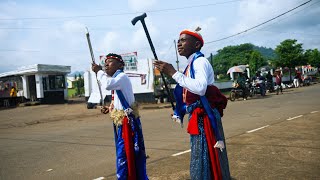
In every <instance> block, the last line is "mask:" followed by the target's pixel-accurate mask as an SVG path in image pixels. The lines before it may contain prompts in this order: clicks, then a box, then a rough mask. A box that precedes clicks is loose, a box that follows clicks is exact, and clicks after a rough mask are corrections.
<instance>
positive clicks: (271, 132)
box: [0, 85, 320, 179]
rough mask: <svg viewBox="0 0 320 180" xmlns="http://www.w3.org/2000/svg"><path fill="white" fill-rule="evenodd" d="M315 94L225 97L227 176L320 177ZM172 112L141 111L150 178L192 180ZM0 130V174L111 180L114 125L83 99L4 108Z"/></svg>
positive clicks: (184, 140) (319, 107) (183, 137)
mask: <svg viewBox="0 0 320 180" xmlns="http://www.w3.org/2000/svg"><path fill="white" fill-rule="evenodd" d="M319 92H320V85H313V86H310V87H305V88H298V89H289V90H286V91H285V92H284V94H283V95H278V96H277V95H269V96H267V97H265V98H254V99H250V100H248V101H236V102H229V104H228V107H227V109H226V111H225V116H224V117H223V124H224V129H225V134H226V137H227V146H228V155H229V159H230V168H231V174H232V177H234V178H235V179H243V178H245V179H257V178H259V177H260V178H263V179H277V177H278V178H279V179H286V178H288V177H289V178H290V179H301V178H300V177H305V179H317V178H320V174H319V172H320V171H319V172H318V170H320V167H319V163H318V162H319V161H320V158H319V157H320V153H319V152H320V151H319V150H320V141H319V139H318V136H319V133H320V131H319V128H320V124H319V120H320V102H319V99H320V93H319ZM170 111H171V109H170V108H166V109H152V110H142V111H141V112H140V114H141V116H142V123H143V131H144V136H145V144H146V147H147V154H148V155H149V156H150V158H149V159H148V160H147V166H148V167H147V168H148V174H149V176H150V179H188V178H189V164H188V163H189V156H190V154H189V153H188V151H187V150H189V136H188V134H187V133H186V129H185V128H180V125H178V124H176V123H172V122H171V121H170V120H169V114H170V113H171V112H170ZM318 111H319V112H318ZM311 112H312V113H311ZM287 119H289V120H287ZM0 128H1V130H0V157H1V162H0V179H95V178H99V177H104V178H106V179H115V177H114V172H115V166H114V164H115V148H114V140H113V132H112V124H111V122H110V119H109V118H107V116H104V115H101V114H99V113H98V112H97V110H86V109H85V106H84V105H82V104H74V105H55V106H44V105H41V106H34V107H23V108H16V109H10V110H2V111H0ZM260 128H261V129H260ZM180 152H185V153H183V154H181V155H178V156H175V157H172V155H173V154H176V153H180ZM270 174H271V175H270Z"/></svg>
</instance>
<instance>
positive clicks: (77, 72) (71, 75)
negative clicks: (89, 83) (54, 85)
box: [68, 71, 84, 77]
mask: <svg viewBox="0 0 320 180" xmlns="http://www.w3.org/2000/svg"><path fill="white" fill-rule="evenodd" d="M75 74H76V75H77V76H78V75H79V74H81V76H83V74H84V71H74V72H72V73H70V74H68V76H69V77H74V75H75Z"/></svg>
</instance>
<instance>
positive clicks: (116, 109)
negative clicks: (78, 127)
mask: <svg viewBox="0 0 320 180" xmlns="http://www.w3.org/2000/svg"><path fill="white" fill-rule="evenodd" d="M123 67H124V62H123V60H122V57H121V56H120V55H117V54H111V53H110V54H108V55H107V57H106V60H105V72H103V71H102V70H101V69H102V68H101V67H100V66H98V65H97V64H92V70H93V71H94V72H95V73H97V78H98V80H99V81H100V82H101V88H105V89H107V90H111V94H112V101H111V104H110V106H104V107H102V108H101V112H102V113H104V114H107V113H110V117H111V119H112V120H113V126H114V138H115V146H116V154H117V157H116V165H117V179H119V180H147V179H148V176H147V172H146V153H145V146H144V140H143V134H142V127H141V122H140V118H139V112H138V106H137V104H136V103H135V99H134V94H133V91H132V85H131V82H130V79H129V77H128V76H127V75H126V74H125V73H123Z"/></svg>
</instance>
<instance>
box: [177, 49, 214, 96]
mask: <svg viewBox="0 0 320 180" xmlns="http://www.w3.org/2000/svg"><path fill="white" fill-rule="evenodd" d="M194 56H195V53H194V54H192V55H191V56H190V57H189V58H188V64H189V65H190V63H191V61H192V59H193V57H194ZM193 69H194V77H195V78H194V79H192V78H191V73H190V68H189V69H188V71H189V73H188V76H186V75H184V74H183V73H181V72H178V71H177V72H176V73H174V74H173V76H172V78H173V79H174V80H176V82H177V83H178V84H179V85H180V86H182V87H184V88H186V89H187V90H188V91H190V92H192V93H194V94H197V95H200V96H203V95H205V93H206V90H207V86H208V85H213V83H214V72H213V69H212V66H211V64H210V63H209V61H208V60H207V58H205V57H199V58H197V59H196V60H194V62H193Z"/></svg>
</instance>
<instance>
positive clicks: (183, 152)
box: [171, 149, 191, 157]
mask: <svg viewBox="0 0 320 180" xmlns="http://www.w3.org/2000/svg"><path fill="white" fill-rule="evenodd" d="M188 152H191V149H188V150H186V151H182V152H179V153H176V154H172V155H171V156H173V157H174V156H179V155H181V154H185V153H188Z"/></svg>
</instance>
